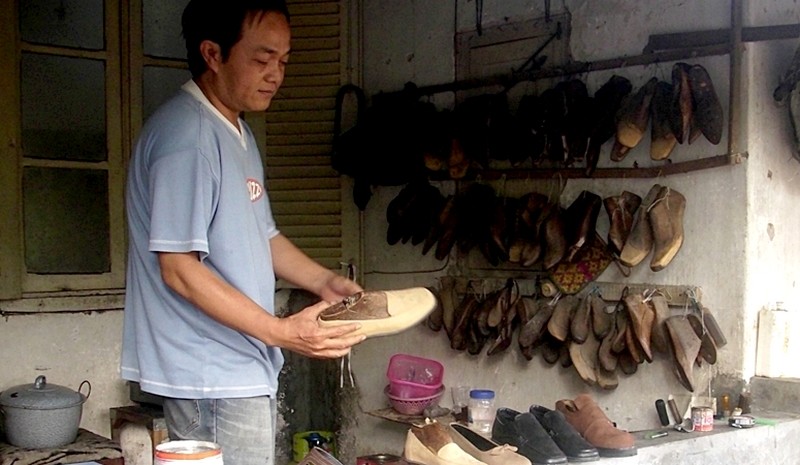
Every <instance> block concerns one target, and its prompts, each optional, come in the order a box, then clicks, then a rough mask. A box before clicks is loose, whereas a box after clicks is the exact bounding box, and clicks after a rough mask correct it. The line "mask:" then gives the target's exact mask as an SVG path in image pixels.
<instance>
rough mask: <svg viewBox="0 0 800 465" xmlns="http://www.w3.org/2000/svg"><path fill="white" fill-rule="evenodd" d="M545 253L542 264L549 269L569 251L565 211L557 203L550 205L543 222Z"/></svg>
mask: <svg viewBox="0 0 800 465" xmlns="http://www.w3.org/2000/svg"><path fill="white" fill-rule="evenodd" d="M542 238H543V239H544V255H543V257H542V266H543V267H544V269H545V270H549V269H551V268H553V267H554V266H556V265H557V264H558V263H559V262H560V261H561V260H562V259H563V258H564V256H565V255H566V253H567V238H566V224H565V220H564V212H563V210H562V208H561V207H560V206H558V205H557V204H552V205H551V206H550V207H549V214H548V215H547V217H546V218H545V220H544V222H543V223H542Z"/></svg>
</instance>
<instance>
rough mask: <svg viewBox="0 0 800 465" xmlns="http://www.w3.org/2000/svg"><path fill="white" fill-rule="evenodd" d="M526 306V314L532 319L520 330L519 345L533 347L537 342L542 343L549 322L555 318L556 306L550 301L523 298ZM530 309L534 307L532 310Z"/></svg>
mask: <svg viewBox="0 0 800 465" xmlns="http://www.w3.org/2000/svg"><path fill="white" fill-rule="evenodd" d="M522 300H523V303H524V304H525V307H526V310H525V313H526V314H527V315H532V316H530V319H529V320H528V321H527V322H525V324H524V325H522V326H521V327H520V328H519V344H520V346H523V347H531V346H533V345H534V344H536V343H537V342H541V341H542V335H543V333H544V332H545V331H546V330H547V322H548V321H550V317H551V316H553V310H554V309H555V306H554V305H551V302H550V299H534V298H533V297H528V296H524V297H522ZM530 307H534V308H535V309H534V310H532V309H531V308H530Z"/></svg>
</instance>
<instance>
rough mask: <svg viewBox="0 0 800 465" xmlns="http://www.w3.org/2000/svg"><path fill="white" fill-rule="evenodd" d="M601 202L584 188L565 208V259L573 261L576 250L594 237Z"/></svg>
mask: <svg viewBox="0 0 800 465" xmlns="http://www.w3.org/2000/svg"><path fill="white" fill-rule="evenodd" d="M602 203H603V201H602V199H601V198H600V196H599V195H597V194H595V193H593V192H589V191H586V190H585V191H582V192H581V193H580V194H578V197H577V198H576V199H575V200H574V201H573V202H572V204H571V205H570V206H569V207H568V208H567V238H568V242H567V253H566V256H565V260H566V261H568V262H572V261H574V260H575V257H576V256H577V255H578V252H580V251H581V250H582V249H583V248H584V246H586V245H587V244H588V243H589V242H590V241H591V240H592V239H593V238H594V234H595V231H596V227H597V216H598V215H599V214H600V205H601V204H602Z"/></svg>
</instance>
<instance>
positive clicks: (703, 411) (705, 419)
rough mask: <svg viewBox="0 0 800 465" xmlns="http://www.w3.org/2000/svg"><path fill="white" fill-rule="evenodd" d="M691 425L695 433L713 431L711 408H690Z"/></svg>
mask: <svg viewBox="0 0 800 465" xmlns="http://www.w3.org/2000/svg"><path fill="white" fill-rule="evenodd" d="M692 425H693V426H694V430H695V431H711V430H713V429H714V410H713V409H712V408H711V407H692Z"/></svg>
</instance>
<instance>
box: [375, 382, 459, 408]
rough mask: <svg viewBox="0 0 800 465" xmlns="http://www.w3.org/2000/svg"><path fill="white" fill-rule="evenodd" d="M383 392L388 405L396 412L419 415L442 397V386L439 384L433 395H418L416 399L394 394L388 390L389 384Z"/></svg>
mask: <svg viewBox="0 0 800 465" xmlns="http://www.w3.org/2000/svg"><path fill="white" fill-rule="evenodd" d="M383 392H384V393H385V394H386V397H388V398H389V405H391V406H392V408H393V409H394V410H395V411H397V412H398V413H401V414H403V415H419V414H421V413H422V412H424V411H425V409H426V408H428V407H430V406H431V405H435V404H436V403H437V402H439V399H441V398H442V394H444V386H439V389H438V390H437V391H436V392H435V393H434V394H433V395H431V396H427V397H420V398H418V399H404V398H400V397H397V396H394V395H392V394H391V392H389V386H386V388H384V390H383Z"/></svg>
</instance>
